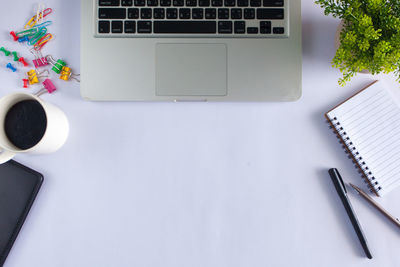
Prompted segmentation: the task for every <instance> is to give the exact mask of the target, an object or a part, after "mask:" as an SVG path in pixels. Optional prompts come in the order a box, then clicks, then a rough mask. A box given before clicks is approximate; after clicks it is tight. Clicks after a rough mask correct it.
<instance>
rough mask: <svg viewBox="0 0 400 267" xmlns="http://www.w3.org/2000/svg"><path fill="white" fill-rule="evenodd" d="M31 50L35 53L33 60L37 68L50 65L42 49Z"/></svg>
mask: <svg viewBox="0 0 400 267" xmlns="http://www.w3.org/2000/svg"><path fill="white" fill-rule="evenodd" d="M30 51H31V53H32V54H33V56H34V57H35V59H34V60H32V62H33V65H34V66H35V68H39V67H44V66H47V65H49V63H48V62H47V59H46V57H44V56H43V55H42V53H41V52H40V51H37V50H35V49H31V50H30Z"/></svg>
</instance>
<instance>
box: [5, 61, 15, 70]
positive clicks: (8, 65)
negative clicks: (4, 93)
mask: <svg viewBox="0 0 400 267" xmlns="http://www.w3.org/2000/svg"><path fill="white" fill-rule="evenodd" d="M6 67H7V68H8V69H10V70H12V72H16V71H17V68H15V67H14V66H13V65H12V64H11V63H8V64H7V65H6Z"/></svg>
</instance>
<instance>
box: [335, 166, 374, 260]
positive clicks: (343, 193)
mask: <svg viewBox="0 0 400 267" xmlns="http://www.w3.org/2000/svg"><path fill="white" fill-rule="evenodd" d="M329 175H330V176H331V179H332V182H333V184H334V185H335V188H336V191H337V193H338V194H339V197H340V199H341V200H342V203H343V206H344V208H345V209H346V212H347V215H348V216H349V218H350V221H351V224H352V225H353V228H354V230H355V231H356V234H357V236H358V239H359V240H360V243H361V246H362V248H363V249H364V252H365V255H366V256H367V257H368V259H372V254H371V252H370V251H369V248H368V245H367V239H366V238H365V235H364V233H363V231H362V229H361V225H360V223H359V221H358V219H357V216H356V214H355V212H354V210H353V207H352V206H351V203H350V200H349V199H348V197H347V190H346V187H345V185H344V183H343V180H342V177H341V176H340V173H339V171H338V170H337V169H336V168H333V169H330V170H329Z"/></svg>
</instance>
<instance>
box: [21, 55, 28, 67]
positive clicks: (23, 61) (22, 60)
mask: <svg viewBox="0 0 400 267" xmlns="http://www.w3.org/2000/svg"><path fill="white" fill-rule="evenodd" d="M18 61H19V62H21V63H22V65H24V67H28V66H29V64H28V63H27V62H26V61H25V59H24V58H23V57H20V58H19V59H18Z"/></svg>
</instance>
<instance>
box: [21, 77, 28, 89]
mask: <svg viewBox="0 0 400 267" xmlns="http://www.w3.org/2000/svg"><path fill="white" fill-rule="evenodd" d="M22 81H23V83H24V86H23V87H24V88H28V85H29V80H28V79H22Z"/></svg>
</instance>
